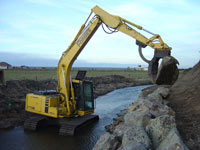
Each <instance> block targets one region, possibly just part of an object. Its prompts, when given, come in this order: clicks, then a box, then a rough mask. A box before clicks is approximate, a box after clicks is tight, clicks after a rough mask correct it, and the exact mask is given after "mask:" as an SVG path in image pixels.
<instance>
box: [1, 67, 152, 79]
mask: <svg viewBox="0 0 200 150" xmlns="http://www.w3.org/2000/svg"><path fill="white" fill-rule="evenodd" d="M76 74H77V70H72V71H71V76H72V78H74V77H75V76H76ZM106 75H121V76H124V77H126V78H134V79H148V73H147V72H142V71H132V70H87V74H86V76H87V77H98V76H106ZM4 77H5V80H6V81H8V80H26V79H30V80H47V79H57V73H56V70H46V69H43V70H5V72H4Z"/></svg>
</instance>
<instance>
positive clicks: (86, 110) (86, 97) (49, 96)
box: [25, 80, 94, 118]
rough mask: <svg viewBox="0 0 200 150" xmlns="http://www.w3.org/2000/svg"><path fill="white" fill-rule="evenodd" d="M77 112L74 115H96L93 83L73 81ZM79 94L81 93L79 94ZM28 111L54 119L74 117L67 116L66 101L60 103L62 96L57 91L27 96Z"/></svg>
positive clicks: (26, 107)
mask: <svg viewBox="0 0 200 150" xmlns="http://www.w3.org/2000/svg"><path fill="white" fill-rule="evenodd" d="M72 82H73V84H74V91H75V93H74V94H75V96H76V97H75V100H76V110H74V112H73V116H74V115H79V116H84V115H89V114H92V113H94V98H93V94H92V93H93V90H92V84H91V82H88V81H87V82H85V81H78V80H73V81H72ZM78 92H79V93H78ZM25 109H26V111H28V112H32V113H36V114H40V115H44V116H48V117H53V118H62V117H73V116H67V115H66V114H67V113H66V111H67V109H66V106H65V104H64V101H63V102H61V101H60V95H59V93H58V92H56V91H52V90H51V91H40V92H36V93H31V94H27V95H26V106H25Z"/></svg>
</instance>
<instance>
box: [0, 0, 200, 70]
mask: <svg viewBox="0 0 200 150" xmlns="http://www.w3.org/2000/svg"><path fill="white" fill-rule="evenodd" d="M95 5H99V6H100V7H101V8H103V9H104V10H106V11H108V12H109V13H111V14H114V15H118V16H121V17H123V18H125V19H128V20H129V21H132V22H134V23H136V24H139V25H141V26H143V27H144V28H145V29H148V30H150V31H152V32H153V33H157V34H160V35H161V37H162V38H163V40H164V41H165V42H166V43H167V44H168V45H169V46H170V47H172V55H173V56H174V57H175V58H177V59H178V60H179V62H180V68H186V67H192V66H193V65H195V64H196V63H197V62H198V61H199V59H200V19H199V17H200V1H197V0H126V1H123V0H109V1H108V0H0V14H1V15H0V45H1V46H0V61H7V62H8V63H11V64H12V65H32V66H56V65H57V62H58V60H59V58H60V56H61V54H62V52H63V51H65V50H66V48H67V47H68V46H69V44H70V43H71V42H72V40H73V39H74V37H75V35H76V34H77V32H78V30H79V28H80V26H81V25H82V24H83V23H84V22H85V20H86V19H87V17H88V15H89V13H90V9H91V8H93V7H94V6H95ZM139 32H140V31H139ZM144 55H145V56H146V57H147V58H151V57H152V55H153V50H152V49H151V48H145V49H144ZM78 61H79V63H77V65H80V66H84V63H86V64H87V65H88V64H94V66H95V64H98V65H99V64H102V65H104V64H111V66H112V64H123V65H122V66H126V64H127V65H139V64H142V65H145V62H143V61H142V59H141V58H140V57H139V54H138V48H137V46H136V45H135V40H134V39H132V38H131V37H128V36H127V35H124V34H122V33H119V32H117V33H114V34H112V35H108V34H106V33H104V31H103V30H102V28H101V27H100V28H99V30H98V31H97V33H96V34H95V35H94V37H93V38H92V39H91V40H90V42H89V43H88V44H87V46H86V47H85V49H84V50H83V52H82V53H81V54H80V55H79V57H78ZM80 62H81V63H80ZM118 66H120V65H118ZM130 67H131V66H130Z"/></svg>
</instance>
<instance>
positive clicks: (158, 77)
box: [139, 46, 179, 85]
mask: <svg viewBox="0 0 200 150" xmlns="http://www.w3.org/2000/svg"><path fill="white" fill-rule="evenodd" d="M139 54H140V57H141V58H142V59H143V60H144V61H145V62H147V63H148V64H149V66H148V74H149V77H150V78H151V80H152V82H153V83H156V84H158V85H161V84H166V85H172V84H174V82H175V81H176V80H177V78H178V75H179V70H178V67H177V64H179V62H178V61H177V60H176V59H175V58H174V57H172V56H170V55H171V54H170V50H154V56H153V58H152V60H150V61H149V60H147V59H146V58H145V57H144V55H143V54H142V48H141V46H139ZM160 59H162V62H161V64H160V66H159V60H160Z"/></svg>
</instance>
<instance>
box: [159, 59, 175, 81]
mask: <svg viewBox="0 0 200 150" xmlns="http://www.w3.org/2000/svg"><path fill="white" fill-rule="evenodd" d="M177 64H178V61H177V60H176V59H175V58H173V57H172V56H166V57H164V58H163V59H162V62H161V65H160V67H159V69H158V73H157V76H156V79H155V83H156V84H158V85H161V84H164V85H172V84H174V82H175V81H176V80H177V78H178V75H179V70H178V67H177Z"/></svg>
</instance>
